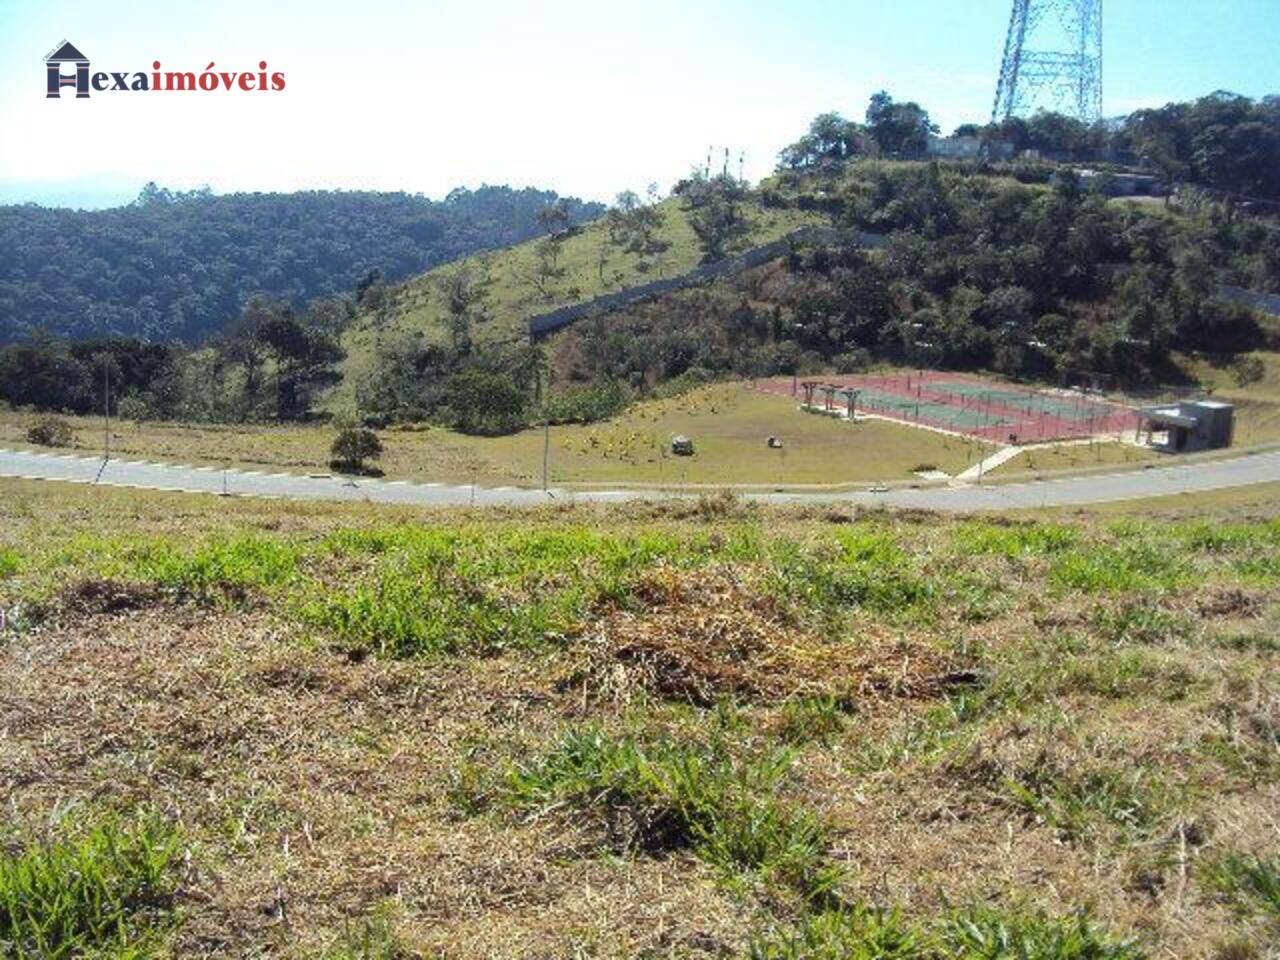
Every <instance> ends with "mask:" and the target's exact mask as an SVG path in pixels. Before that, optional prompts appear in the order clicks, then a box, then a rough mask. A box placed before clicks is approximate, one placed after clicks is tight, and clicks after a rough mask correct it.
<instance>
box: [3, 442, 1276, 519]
mask: <svg viewBox="0 0 1280 960" xmlns="http://www.w3.org/2000/svg"><path fill="white" fill-rule="evenodd" d="M0 476H7V477H22V478H25V479H31V480H63V481H67V482H71V483H89V484H93V483H96V484H101V485H104V486H117V487H138V488H142V489H150V490H177V491H184V492H188V493H213V494H233V495H236V496H253V497H283V498H293V499H299V500H345V501H356V502H368V503H390V504H401V505H406V506H427V507H441V506H468V505H474V506H531V505H537V504H545V503H548V502H559V503H564V502H573V501H577V502H593V503H600V502H606V503H607V502H618V501H625V500H654V499H669V498H672V497H678V496H681V494H675V493H669V492H663V491H660V490H589V491H582V490H578V491H570V490H555V489H553V490H551V491H550V492H545V491H542V490H530V489H524V488H516V487H471V486H449V485H445V484H439V483H408V482H406V481H403V480H392V481H386V480H365V479H349V478H343V477H329V476H298V475H295V474H287V473H258V472H256V471H242V470H225V471H224V470H221V469H219V468H217V467H189V466H183V465H179V464H167V463H148V462H145V461H136V460H109V461H107V462H106V463H105V464H104V463H103V461H102V460H101V459H100V458H98V459H95V458H90V457H77V456H71V455H59V454H50V453H35V452H32V451H26V450H3V449H0ZM1273 481H1280V451H1270V452H1266V453H1257V454H1252V455H1245V456H1239V457H1234V458H1231V459H1228V460H1211V461H1207V462H1199V463H1183V464H1179V463H1177V462H1176V461H1172V462H1170V464H1169V465H1167V466H1160V467H1151V468H1149V469H1145V470H1135V471H1129V472H1126V473H1116V474H1108V475H1091V476H1081V477H1064V478H1061V479H1057V480H1041V481H1035V482H1028V483H1011V484H1003V485H988V486H955V487H932V488H927V489H919V490H911V489H903V488H899V489H894V490H888V491H885V492H883V493H870V492H865V491H821V492H804V493H746V494H744V495H743V496H744V497H745V498H746V499H749V500H759V501H765V502H769V503H790V504H814V503H844V504H859V505H864V506H877V505H880V506H891V507H915V508H920V509H925V510H946V511H957V512H966V511H976V510H1011V509H1026V508H1034V507H1055V506H1071V505H1075V504H1090V503H1105V502H1108V501H1114V500H1134V499H1141V498H1145V497H1158V496H1163V495H1168V494H1175V493H1198V492H1203V491H1207V490H1220V489H1225V488H1228V487H1243V486H1249V485H1251V484H1256V483H1268V482H1273ZM687 495H688V494H685V496H687Z"/></svg>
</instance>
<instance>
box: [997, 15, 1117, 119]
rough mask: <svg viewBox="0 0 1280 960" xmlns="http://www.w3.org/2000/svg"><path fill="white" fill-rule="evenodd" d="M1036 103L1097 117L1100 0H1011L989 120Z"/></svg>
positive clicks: (1099, 108)
mask: <svg viewBox="0 0 1280 960" xmlns="http://www.w3.org/2000/svg"><path fill="white" fill-rule="evenodd" d="M1039 108H1043V109H1051V110H1057V111H1058V112H1060V113H1064V114H1067V115H1068V116H1072V117H1075V118H1076V119H1078V120H1081V121H1083V122H1084V123H1093V122H1094V121H1096V120H1101V119H1102V0H1013V13H1012V15H1011V16H1010V17H1009V35H1008V37H1006V39H1005V42H1004V62H1003V63H1002V64H1001V65H1000V82H999V84H998V85H997V87H996V104H995V108H994V109H993V110H992V111H991V122H992V123H999V122H1000V121H1001V120H1004V119H1006V118H1008V117H1011V116H1018V115H1026V114H1028V113H1030V112H1031V111H1032V110H1033V109H1039Z"/></svg>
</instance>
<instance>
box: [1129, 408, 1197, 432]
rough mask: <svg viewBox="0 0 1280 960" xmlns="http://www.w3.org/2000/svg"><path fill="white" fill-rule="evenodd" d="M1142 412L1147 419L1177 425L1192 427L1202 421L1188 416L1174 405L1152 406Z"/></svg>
mask: <svg viewBox="0 0 1280 960" xmlns="http://www.w3.org/2000/svg"><path fill="white" fill-rule="evenodd" d="M1141 414H1142V417H1143V419H1145V420H1150V421H1152V422H1154V423H1164V424H1171V425H1172V426H1175V427H1188V428H1191V427H1195V426H1197V425H1198V424H1199V423H1200V421H1199V420H1197V419H1196V418H1195V417H1188V416H1186V415H1185V414H1182V413H1179V412H1178V411H1177V409H1176V408H1174V407H1152V408H1150V409H1148V410H1143V411H1141Z"/></svg>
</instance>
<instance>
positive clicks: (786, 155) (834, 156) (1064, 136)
mask: <svg viewBox="0 0 1280 960" xmlns="http://www.w3.org/2000/svg"><path fill="white" fill-rule="evenodd" d="M864 121H865V122H856V121H853V120H846V119H845V118H844V117H843V116H842V115H841V114H839V113H824V114H821V115H820V116H818V117H816V118H815V119H814V120H813V123H812V124H811V125H810V127H809V129H808V131H806V133H805V134H804V135H803V136H802V137H801V138H800V139H799V140H797V141H796V142H795V143H793V144H791V145H789V146H787V147H786V148H784V149H783V150H782V152H781V154H780V157H779V162H780V165H781V166H782V167H783V168H784V169H790V170H813V169H817V168H823V167H830V166H832V165H836V166H838V165H840V164H842V163H845V162H846V161H849V160H852V159H855V158H858V157H867V156H881V157H897V158H906V159H918V158H920V157H922V156H924V155H925V153H926V151H927V149H928V146H929V138H930V137H931V136H933V135H935V134H937V133H938V132H939V128H938V126H937V124H936V123H934V122H933V120H932V119H930V117H929V112H928V111H927V110H926V109H925V108H923V107H921V106H920V105H919V104H917V103H914V102H906V103H903V102H897V101H895V100H894V99H893V98H892V97H891V96H890V95H889V94H887V93H884V92H881V93H877V94H876V95H875V96H873V97H872V98H871V102H870V104H869V105H868V107H867V110H866V115H865V118H864ZM954 135H955V136H968V137H976V138H978V139H979V140H982V141H983V142H985V143H988V144H993V143H997V142H999V143H1005V144H1008V145H1009V146H1010V147H1012V148H1013V149H1014V150H1016V151H1019V152H1021V151H1026V150H1035V151H1037V152H1038V153H1039V154H1041V155H1042V156H1043V157H1045V158H1048V159H1052V160H1058V161H1067V162H1118V163H1127V164H1131V165H1142V166H1145V167H1148V168H1149V169H1151V170H1152V171H1153V172H1155V173H1156V174H1158V175H1159V176H1161V177H1162V178H1163V179H1164V180H1165V182H1166V183H1167V184H1169V185H1173V184H1176V183H1181V182H1189V183H1192V184H1195V185H1198V186H1201V187H1207V188H1210V189H1213V190H1220V191H1223V192H1226V193H1233V194H1239V195H1243V196H1247V197H1256V198H1260V199H1264V200H1272V201H1280V96H1267V97H1263V98H1262V99H1260V100H1253V99H1250V98H1249V97H1244V96H1240V95H1238V94H1234V93H1229V92H1227V91H1218V92H1216V93H1213V94H1210V95H1209V96H1206V97H1201V98H1200V99H1198V100H1195V101H1191V102H1187V103H1170V104H1167V105H1166V106H1164V107H1160V108H1157V109H1149V110H1139V111H1137V112H1135V113H1132V114H1129V115H1128V116H1126V117H1123V118H1120V119H1119V120H1103V121H1099V122H1097V123H1093V124H1086V123H1083V122H1081V121H1080V120H1077V119H1076V118H1074V117H1068V116H1064V115H1062V114H1060V113H1053V112H1048V111H1040V112H1039V113H1037V114H1035V115H1034V116H1032V117H1028V118H1022V117H1010V118H1008V119H1006V120H1003V121H1001V122H999V123H992V124H976V123H966V124H962V125H961V126H960V127H958V128H957V129H956V130H955V131H954Z"/></svg>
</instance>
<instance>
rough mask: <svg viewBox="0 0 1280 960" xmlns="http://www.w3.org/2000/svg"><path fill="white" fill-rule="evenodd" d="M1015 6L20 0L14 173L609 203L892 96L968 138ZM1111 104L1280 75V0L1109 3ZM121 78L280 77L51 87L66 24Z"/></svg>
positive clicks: (24, 182)
mask: <svg viewBox="0 0 1280 960" xmlns="http://www.w3.org/2000/svg"><path fill="white" fill-rule="evenodd" d="M1010 3H1011V0H889V2H883V0H865V2H864V0H750V2H746V0H740V2H727V0H701V2H699V0H649V2H645V3H621V2H611V0H544V2H534V0H467V2H455V0H436V2H429V0H423V2H403V3H395V2H389V0H360V2H350V0H343V2H334V0H251V2H246V0H220V2H217V3H196V2H188V0H167V2H147V0H134V2H128V0H122V2H110V0H92V2H63V3H58V2H40V0H0V187H7V189H6V190H5V193H4V196H6V197H10V198H12V197H13V195H14V192H15V191H17V192H18V193H20V194H25V195H27V196H30V197H31V198H33V199H40V198H42V197H45V196H47V195H49V194H50V192H51V188H50V187H49V185H48V184H47V183H37V184H33V183H32V182H33V181H42V182H43V181H69V180H78V181H82V182H89V183H108V182H112V178H115V179H116V180H118V181H120V183H121V184H124V185H125V186H124V187H119V186H118V187H116V188H115V189H124V188H126V187H128V185H130V184H133V183H137V182H141V181H145V180H148V179H155V180H158V181H160V182H161V183H164V184H168V185H173V186H181V187H186V186H196V185H200V184H206V183H207V184H209V185H211V186H212V187H213V188H214V189H215V190H217V191H220V192H221V191H230V190H253V189H260V190H290V189H298V188H305V187H343V188H352V189H356V188H375V189H405V190H409V191H421V192H424V193H426V194H428V195H431V196H439V195H441V194H443V193H444V192H445V191H447V190H448V189H450V188H451V187H454V186H460V185H468V186H475V185H478V184H480V183H483V182H489V183H511V184H514V185H528V184H534V185H543V186H549V187H552V188H554V189H556V190H559V191H561V192H564V193H576V194H579V195H584V196H589V197H594V198H600V199H607V198H609V197H611V196H612V195H613V194H614V193H616V192H617V191H618V190H621V189H624V188H628V187H630V188H635V189H643V187H644V186H645V184H647V183H649V182H650V181H656V182H658V183H659V184H660V185H661V186H662V187H664V188H665V187H667V186H669V185H670V184H671V183H672V182H673V181H674V180H675V179H677V178H678V177H680V176H681V175H683V174H685V173H686V172H687V171H688V170H689V168H690V167H691V166H692V165H693V164H694V163H695V162H696V161H697V160H699V158H701V157H702V156H704V155H705V153H706V150H707V147H708V146H709V145H712V144H714V145H717V146H729V147H731V148H733V150H734V152H735V154H736V153H737V152H739V151H743V152H745V153H746V156H747V162H746V172H747V174H748V175H749V176H751V177H753V178H756V177H759V176H761V175H762V174H764V173H766V172H768V170H769V169H770V168H771V166H772V164H773V160H774V158H775V157H776V154H777V151H778V150H779V149H780V148H781V147H782V146H784V145H785V144H786V143H787V142H789V141H790V140H793V139H795V137H796V136H797V135H798V134H799V133H800V132H802V130H803V129H804V127H805V125H806V124H807V122H808V120H809V119H810V118H811V117H812V116H813V115H814V114H816V113H819V112H822V111H825V110H838V111H840V112H842V113H845V114H846V115H848V116H851V117H858V116H861V114H862V112H863V110H864V109H865V105H866V101H867V98H868V97H869V96H870V94H871V93H873V92H874V91H876V90H878V89H881V88H884V89H887V90H889V91H890V92H891V93H892V94H893V95H894V96H895V97H897V98H899V99H915V100H919V101H920V102H921V103H922V104H923V105H924V106H925V107H927V108H928V109H929V110H930V111H931V112H932V114H933V115H934V117H935V118H936V119H937V120H938V121H939V122H940V123H941V124H942V126H943V127H944V128H946V129H948V130H950V129H951V128H953V127H954V126H955V125H957V124H958V123H961V122H963V121H966V120H977V121H982V120H985V119H986V118H987V117H988V116H989V115H990V111H991V102H992V99H993V94H994V86H995V79H996V72H997V67H998V62H999V57H1000V53H1001V47H1002V44H1003V39H1004V31H1005V27H1006V25H1007V22H1008V17H1009V7H1010ZM1105 24H1106V57H1107V63H1106V79H1105V101H1106V112H1107V113H1108V115H1115V114H1121V113H1127V112H1129V111H1131V110H1133V109H1135V108H1138V107H1142V106H1148V105H1159V104H1162V103H1165V102H1168V101H1170V100H1176V99H1187V98H1191V97H1196V96H1199V95H1202V94H1205V93H1208V92H1210V91H1212V90H1215V89H1220V88H1225V89H1230V90H1234V91H1237V92H1240V93H1244V94H1247V95H1250V96H1261V95H1263V94H1268V93H1280V0H1106V16H1105ZM64 38H65V39H67V40H70V41H71V42H72V43H74V44H75V45H76V46H77V47H79V48H80V49H81V51H82V52H83V53H85V54H86V55H87V56H88V57H90V59H91V62H92V64H93V69H94V70H98V69H102V70H129V71H133V70H149V69H150V63H151V61H152V60H154V59H159V60H161V61H162V63H163V64H164V67H165V68H166V69H181V70H192V71H196V72H199V71H202V70H203V69H204V67H205V65H206V64H207V63H209V61H214V62H215V63H216V64H217V67H216V69H218V70H241V69H256V65H257V62H258V61H259V60H260V59H266V60H267V61H268V62H269V64H270V69H272V70H282V71H284V72H285V74H286V76H287V84H288V85H287V89H286V90H285V91H284V92H281V93H270V94H256V93H255V94H243V93H237V94H226V93H219V94H212V93H201V94H179V93H156V94H141V93H137V94H123V93H115V94H112V93H95V94H94V95H93V96H92V97H91V98H90V100H88V101H79V102H77V101H75V100H69V99H67V98H66V96H65V94H64V98H63V99H62V100H58V101H52V100H46V99H45V98H44V69H43V63H42V59H43V57H44V55H45V54H46V53H47V52H49V51H50V50H51V49H52V48H53V47H54V46H55V45H57V44H58V43H60V42H61V41H62V40H63V39H64Z"/></svg>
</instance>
